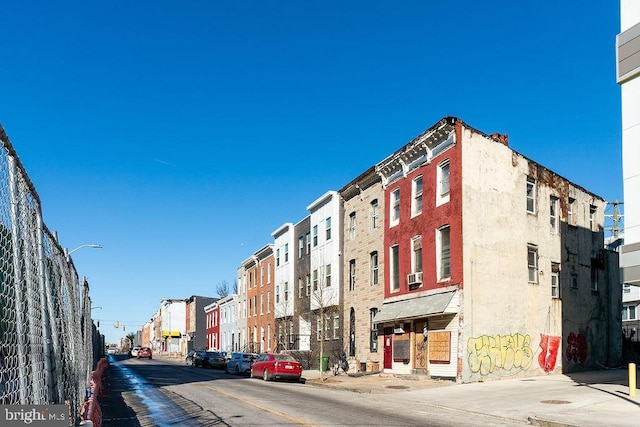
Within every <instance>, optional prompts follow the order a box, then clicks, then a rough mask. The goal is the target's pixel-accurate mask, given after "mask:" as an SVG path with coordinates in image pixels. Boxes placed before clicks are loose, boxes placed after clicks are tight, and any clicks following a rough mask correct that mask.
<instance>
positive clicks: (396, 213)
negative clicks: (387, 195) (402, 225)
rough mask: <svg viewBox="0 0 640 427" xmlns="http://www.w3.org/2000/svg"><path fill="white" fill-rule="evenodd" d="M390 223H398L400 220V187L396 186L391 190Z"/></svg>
mask: <svg viewBox="0 0 640 427" xmlns="http://www.w3.org/2000/svg"><path fill="white" fill-rule="evenodd" d="M389 209H390V211H389V217H390V219H389V225H390V226H392V225H396V224H398V223H399V222H400V189H399V188H396V189H395V190H393V191H392V192H391V204H390V206H389Z"/></svg>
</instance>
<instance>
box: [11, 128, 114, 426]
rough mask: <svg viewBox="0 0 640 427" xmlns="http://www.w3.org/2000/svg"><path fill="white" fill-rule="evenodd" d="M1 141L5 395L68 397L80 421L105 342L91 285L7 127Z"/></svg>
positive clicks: (16, 401) (17, 401)
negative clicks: (45, 212) (49, 220)
mask: <svg viewBox="0 0 640 427" xmlns="http://www.w3.org/2000/svg"><path fill="white" fill-rule="evenodd" d="M0 144H1V145H0V401H1V403H2V404H3V405H40V404H60V403H66V404H68V405H69V409H70V415H71V420H73V419H75V418H76V417H77V415H78V414H79V412H80V408H81V406H82V403H83V401H84V399H85V390H86V388H87V387H88V383H89V379H90V374H91V371H92V369H93V367H94V365H95V361H96V360H95V359H96V358H97V357H96V356H97V355H96V353H95V352H96V351H100V347H101V346H100V344H99V343H100V341H101V340H100V338H99V333H98V331H97V330H96V328H95V327H94V326H93V323H92V321H91V300H90V298H89V285H88V283H87V282H86V280H83V282H82V283H80V280H79V278H78V273H77V271H76V269H75V266H74V265H73V260H72V259H71V258H70V257H69V256H68V253H67V252H66V251H65V250H64V249H63V248H62V247H61V246H60V245H59V244H58V242H57V238H56V236H55V234H54V233H52V232H50V231H49V229H48V228H47V227H46V225H45V224H44V222H43V220H42V210H41V206H40V199H39V197H38V194H37V192H36V191H35V188H34V186H33V185H32V183H31V181H30V180H29V177H28V175H27V173H26V172H25V170H24V168H23V166H22V164H21V163H20V161H19V159H18V156H17V155H16V153H15V150H14V149H13V147H12V146H11V143H10V141H9V139H8V138H7V135H6V133H5V132H4V129H2V127H1V126H0ZM81 286H82V289H81Z"/></svg>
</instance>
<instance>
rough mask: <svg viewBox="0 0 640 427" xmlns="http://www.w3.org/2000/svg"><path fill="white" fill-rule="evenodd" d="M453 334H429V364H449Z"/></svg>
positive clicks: (447, 332)
mask: <svg viewBox="0 0 640 427" xmlns="http://www.w3.org/2000/svg"><path fill="white" fill-rule="evenodd" d="M450 360H451V332H450V331H443V332H429V363H449V361H450Z"/></svg>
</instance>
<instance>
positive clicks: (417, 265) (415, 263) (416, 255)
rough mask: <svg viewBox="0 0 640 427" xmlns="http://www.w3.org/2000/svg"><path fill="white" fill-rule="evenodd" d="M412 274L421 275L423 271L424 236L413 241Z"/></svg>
mask: <svg viewBox="0 0 640 427" xmlns="http://www.w3.org/2000/svg"><path fill="white" fill-rule="evenodd" d="M411 254H412V256H411V272H412V273H420V272H421V271H422V236H416V237H414V238H413V239H411Z"/></svg>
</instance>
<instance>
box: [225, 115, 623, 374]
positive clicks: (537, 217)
mask: <svg viewBox="0 0 640 427" xmlns="http://www.w3.org/2000/svg"><path fill="white" fill-rule="evenodd" d="M604 207H605V201H604V200H603V199H602V198H601V197H599V196H597V195H595V194H592V193H591V192H589V191H588V190H586V189H584V188H582V187H580V186H578V185H576V184H573V183H571V182H570V181H568V180H567V179H565V178H563V177H561V176H559V175H557V174H555V173H553V172H552V171H550V170H548V169H546V168H544V167H543V166H541V165H540V164H538V163H535V162H533V161H532V160H529V159H527V158H526V157H524V156H522V155H521V154H519V153H517V152H515V151H513V150H512V149H510V148H509V146H508V139H507V137H506V136H504V135H498V134H492V135H487V134H484V133H482V132H480V131H478V130H475V129H473V128H471V127H470V126H468V125H466V124H465V123H464V122H462V121H461V120H459V119H457V118H453V117H445V118H444V119H442V120H440V121H439V122H438V123H436V124H435V125H434V126H432V127H431V128H429V129H428V130H426V131H425V132H423V133H422V134H420V135H419V136H417V137H416V138H414V139H413V140H412V141H410V142H409V143H407V144H406V145H405V146H403V147H402V148H400V149H399V150H397V151H396V152H395V153H393V154H392V155H390V156H389V157H387V158H386V159H384V160H382V161H381V162H379V163H378V164H376V165H374V166H372V167H371V168H369V169H368V170H367V171H365V172H364V173H362V174H361V175H359V176H358V177H357V178H355V179H354V180H353V181H352V182H350V183H349V184H347V185H346V186H344V187H343V188H342V189H341V190H340V191H328V192H327V193H325V194H324V195H322V196H321V197H320V198H318V199H316V200H315V201H314V202H312V203H311V204H310V205H309V206H307V210H308V211H309V216H308V217H306V218H305V219H304V220H302V221H300V222H299V223H298V224H296V225H295V226H294V225H293V224H292V223H285V224H284V225H283V226H281V227H280V228H278V229H277V230H276V231H274V232H273V233H272V237H273V238H274V251H275V264H276V266H275V278H274V280H275V295H276V297H275V298H274V299H273V300H270V299H269V298H267V299H266V301H267V304H273V305H272V306H271V307H272V310H273V312H274V314H275V322H276V324H277V325H278V326H277V327H276V328H274V330H273V332H272V335H273V336H274V339H276V340H277V342H278V343H279V344H278V347H277V349H278V350H297V351H299V357H301V355H302V354H303V353H304V352H306V354H307V357H308V359H307V361H308V362H309V364H310V365H313V366H317V364H318V362H319V361H318V356H319V355H320V354H322V355H329V356H330V357H331V358H332V363H333V362H335V360H336V358H337V357H338V356H339V355H340V354H341V353H342V352H345V353H346V354H347V356H348V358H349V361H350V364H351V366H352V367H353V368H354V369H355V370H383V371H384V372H387V373H392V374H416V373H419V374H428V375H430V376H432V377H441V378H449V379H455V380H457V381H461V382H468V381H478V380H485V379H497V378H500V377H502V376H506V375H508V376H514V375H532V374H536V373H540V374H542V373H548V372H572V371H578V370H584V369H591V368H594V367H596V366H613V365H615V364H616V363H617V362H619V357H620V351H621V345H620V343H621V338H620V337H621V333H620V329H621V325H620V308H621V303H620V296H621V293H622V292H621V287H620V284H619V280H618V279H619V278H618V269H617V254H615V253H612V252H609V251H606V250H604V231H603V223H604ZM294 248H295V249H294ZM251 262H252V261H251V260H249V259H248V260H246V261H245V262H243V265H242V266H241V268H240V269H239V270H238V271H239V276H238V277H239V280H240V279H242V280H246V279H245V277H247V276H246V273H247V272H248V271H250V270H251V269H252V268H255V267H254V266H253V264H251ZM242 280H241V282H242ZM250 280H252V279H250ZM249 289H253V288H249V287H246V288H245V286H244V283H242V284H241V286H239V291H240V292H239V293H240V294H241V295H240V296H239V301H241V300H242V298H245V299H246V300H249V299H250V298H253V299H254V300H255V298H256V296H255V295H254V296H251V297H250V294H249ZM257 292H258V293H259V292H261V291H260V289H259V288H258V289H257ZM243 293H244V295H245V296H244V297H243V296H242V294H243ZM251 295H253V294H251ZM252 304H253V307H255V302H254V303H252ZM243 310H244V308H243V307H239V311H240V312H241V313H242V312H243ZM267 310H268V309H267ZM241 320H242V316H240V317H239V322H240V321H241ZM267 333H268V332H267Z"/></svg>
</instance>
